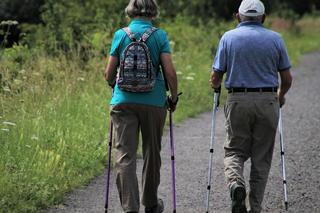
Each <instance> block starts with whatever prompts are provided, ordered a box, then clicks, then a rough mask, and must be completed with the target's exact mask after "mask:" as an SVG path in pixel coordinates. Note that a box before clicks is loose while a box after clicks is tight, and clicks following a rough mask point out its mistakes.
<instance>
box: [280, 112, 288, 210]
mask: <svg viewBox="0 0 320 213" xmlns="http://www.w3.org/2000/svg"><path fill="white" fill-rule="evenodd" d="M279 135H280V154H281V164H282V176H283V193H284V205H285V209H286V211H288V194H287V178H286V165H285V158H284V142H283V131H282V114H281V108H280V110H279Z"/></svg>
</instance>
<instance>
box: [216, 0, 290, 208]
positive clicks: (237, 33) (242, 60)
mask: <svg viewBox="0 0 320 213" xmlns="http://www.w3.org/2000/svg"><path fill="white" fill-rule="evenodd" d="M237 19H238V21H239V22H240V24H239V25H238V26H237V27H236V29H233V30H231V31H228V32H226V33H225V34H224V35H223V37H222V38H221V40H220V43H219V47H218V50H217V53H216V56H215V59H214V63H213V66H212V75H211V84H212V87H213V88H219V87H220V85H221V81H222V79H223V75H224V74H226V79H225V87H226V89H227V90H228V96H227V101H226V105H225V116H226V132H227V139H226V142H225V145H224V149H225V157H224V164H225V176H226V182H227V184H228V187H229V189H230V195H231V199H232V212H240V213H241V212H247V208H246V206H245V198H246V189H245V180H244V177H243V167H244V162H245V161H246V160H248V159H249V158H250V159H251V171H250V180H249V186H250V190H249V204H250V206H249V209H250V210H249V212H251V213H258V212H261V209H262V208H261V203H262V200H263V196H264V191H265V187H266V183H267V179H268V175H269V170H270V167H271V160H272V154H273V148H274V142H275V134H276V130H277V124H278V117H279V107H281V106H282V105H283V104H284V103H285V94H286V93H287V91H288V90H289V88H290V87H291V82H292V77H291V74H290V67H291V64H290V60H289V57H288V54H287V50H286V48H285V45H284V41H283V39H282V38H281V36H280V35H279V34H278V33H276V32H273V31H271V30H268V29H266V28H265V27H263V25H262V24H263V22H264V20H265V8H264V5H263V3H262V2H261V1H260V0H243V1H242V3H241V5H240V7H239V13H238V14H237ZM278 75H280V79H281V83H280V86H279V83H278Z"/></svg>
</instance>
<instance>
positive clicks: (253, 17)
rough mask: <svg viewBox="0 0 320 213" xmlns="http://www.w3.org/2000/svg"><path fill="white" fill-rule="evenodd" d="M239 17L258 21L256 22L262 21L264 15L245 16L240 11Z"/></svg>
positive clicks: (244, 19) (243, 19)
mask: <svg viewBox="0 0 320 213" xmlns="http://www.w3.org/2000/svg"><path fill="white" fill-rule="evenodd" d="M239 17H240V20H241V21H256V22H261V21H262V18H263V15H262V16H244V15H242V14H240V13H239Z"/></svg>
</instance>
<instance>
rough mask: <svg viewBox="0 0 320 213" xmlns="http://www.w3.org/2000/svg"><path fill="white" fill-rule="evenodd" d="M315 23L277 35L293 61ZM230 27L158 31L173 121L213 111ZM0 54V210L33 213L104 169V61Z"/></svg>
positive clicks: (306, 46) (18, 50)
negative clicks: (164, 43)
mask: <svg viewBox="0 0 320 213" xmlns="http://www.w3.org/2000/svg"><path fill="white" fill-rule="evenodd" d="M319 23H320V19H318V20H317V21H314V20H310V19H305V20H302V21H301V22H299V23H298V26H299V27H300V33H299V34H298V35H294V34H293V32H286V31H282V33H283V35H284V37H285V40H286V43H287V46H288V49H289V52H290V56H291V58H292V59H293V61H295V63H296V61H297V60H298V58H299V56H300V55H301V54H303V53H304V52H306V51H311V50H315V49H319V47H320V42H319V40H318V39H317V36H318V33H319V32H318V31H319V30H318V29H319V28H316V27H313V26H315V24H319ZM233 26H235V23H221V24H219V25H217V24H211V25H209V26H202V25H200V26H198V27H194V26H190V25H188V24H186V22H185V21H184V20H183V19H182V18H178V19H177V20H176V21H175V22H174V23H164V24H163V25H162V26H161V27H162V28H164V29H165V30H166V31H167V32H168V35H169V38H170V40H171V46H172V49H173V60H174V63H175V65H176V68H177V73H178V78H179V88H180V90H181V91H182V92H183V96H181V99H180V102H179V106H178V109H177V111H176V112H175V114H174V119H175V121H176V122H177V121H182V120H183V119H185V118H187V117H191V116H195V115H197V114H198V113H200V112H203V111H207V110H209V109H210V108H211V105H212V91H211V89H210V87H209V75H210V69H211V64H212V59H213V55H214V53H215V50H216V46H217V43H218V40H219V37H220V36H221V35H222V32H223V31H225V30H227V29H230V28H232V27H233ZM110 39H111V38H110ZM0 54H1V63H0V71H1V73H0V74H1V78H0V80H1V85H0V101H1V102H0V172H1V175H0V212H35V211H37V210H39V209H43V208H46V207H48V206H50V205H53V204H56V203H58V202H60V201H61V200H62V199H63V196H64V194H65V193H66V192H67V191H70V190H71V189H73V188H74V187H76V186H79V185H81V184H84V183H86V182H87V181H88V180H90V179H91V178H93V177H94V176H95V175H97V174H99V173H100V172H101V171H102V170H103V168H104V166H105V160H106V157H107V156H106V155H107V146H106V144H107V142H106V141H107V130H108V125H107V124H108V120H109V115H108V111H109V106H108V102H109V100H110V94H111V91H110V89H109V88H107V87H106V85H105V83H104V81H103V79H102V73H103V71H104V66H105V63H104V61H105V59H104V58H101V57H100V56H99V55H93V56H92V57H91V59H90V60H89V62H87V63H83V62H82V61H81V60H80V59H79V57H78V56H77V55H78V54H77V52H75V53H74V54H72V53H71V54H68V55H64V54H63V53H61V54H60V55H57V56H48V55H47V54H45V53H44V52H43V51H42V50H41V49H38V50H37V49H33V50H29V49H28V48H26V47H22V46H16V47H14V48H12V49H9V50H6V51H5V52H2V53H0Z"/></svg>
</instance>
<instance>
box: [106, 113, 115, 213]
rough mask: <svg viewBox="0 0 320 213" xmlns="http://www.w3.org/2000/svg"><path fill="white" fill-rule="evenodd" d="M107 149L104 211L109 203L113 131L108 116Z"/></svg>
mask: <svg viewBox="0 0 320 213" xmlns="http://www.w3.org/2000/svg"><path fill="white" fill-rule="evenodd" d="M109 128H110V130H109V150H108V173H107V189H106V203H105V206H104V209H105V211H104V212H105V213H107V212H108V204H109V185H110V170H111V152H112V133H113V123H112V120H111V118H110V125H109Z"/></svg>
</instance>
